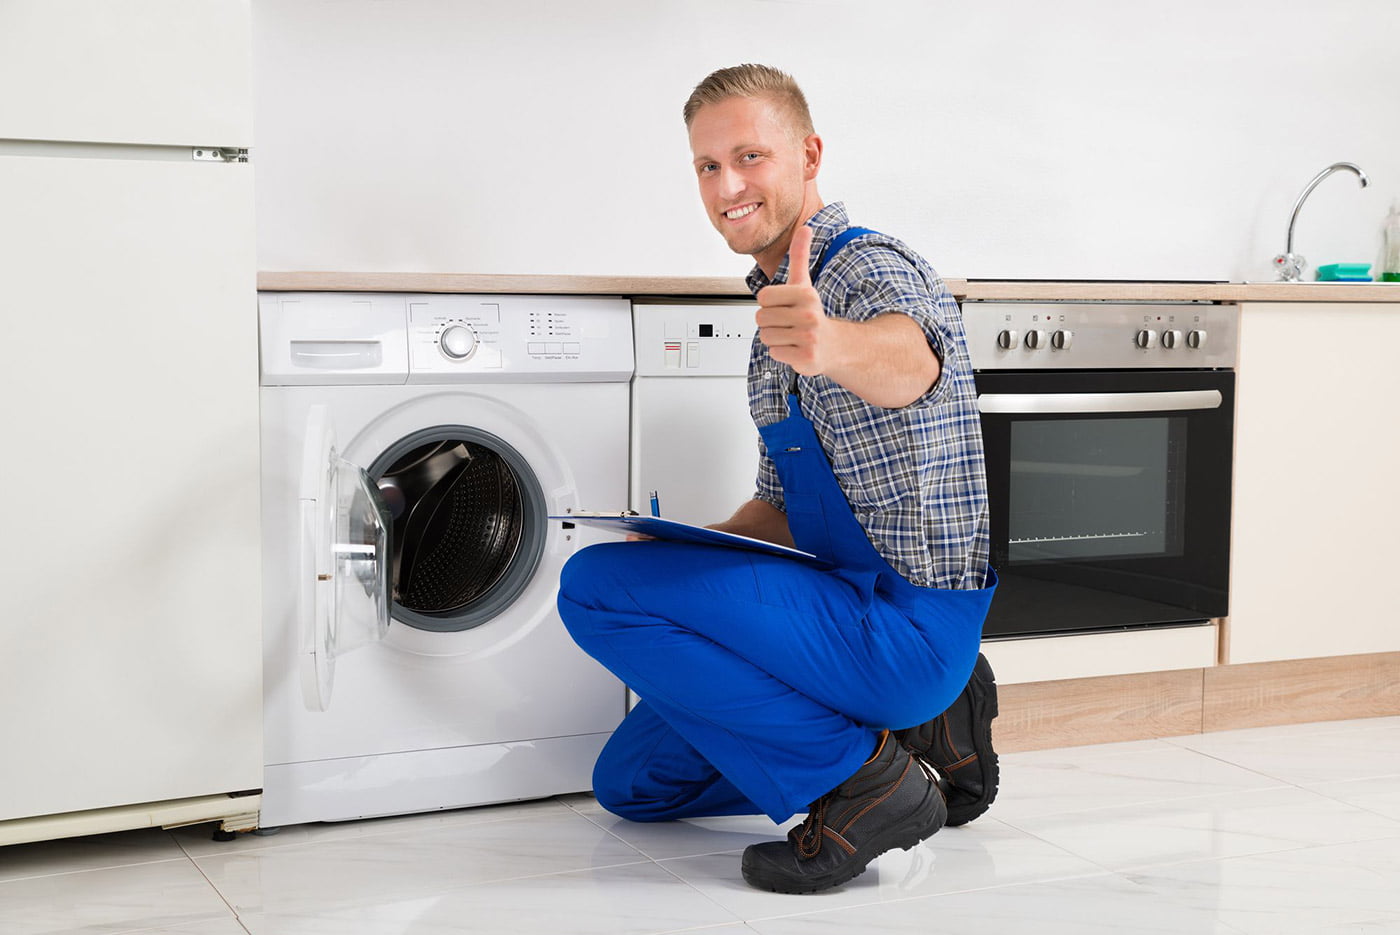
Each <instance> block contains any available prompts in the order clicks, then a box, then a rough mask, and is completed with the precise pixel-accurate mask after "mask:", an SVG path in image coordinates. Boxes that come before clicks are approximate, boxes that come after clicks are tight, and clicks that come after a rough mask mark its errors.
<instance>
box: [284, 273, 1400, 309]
mask: <svg viewBox="0 0 1400 935" xmlns="http://www.w3.org/2000/svg"><path fill="white" fill-rule="evenodd" d="M944 282H945V283H946V284H947V285H948V288H949V290H950V291H951V292H952V293H953V295H955V296H956V297H958V298H959V299H974V300H980V301H994V300H1009V301H1076V300H1078V301H1085V302H1113V301H1122V302H1143V301H1147V302H1397V303H1400V284H1396V283H1197V282H1030V281H1024V282H1021V281H997V280H979V279H973V280H968V279H947V280H944ZM258 289H259V290H261V291H264V292H460V293H477V294H502V295H509V294H515V295H625V296H648V295H650V296H706V297H716V298H748V291H747V290H746V289H745V286H744V281H743V280H742V279H740V278H739V277H725V276H540V275H533V274H500V275H496V274H488V273H383V272H380V273H372V272H359V273H357V272H334V271H314V270H309V271H291V272H272V271H264V272H260V273H258Z"/></svg>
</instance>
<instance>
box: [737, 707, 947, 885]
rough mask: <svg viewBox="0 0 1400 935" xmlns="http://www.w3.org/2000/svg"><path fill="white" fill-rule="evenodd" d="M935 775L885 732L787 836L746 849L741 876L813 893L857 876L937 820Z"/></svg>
mask: <svg viewBox="0 0 1400 935" xmlns="http://www.w3.org/2000/svg"><path fill="white" fill-rule="evenodd" d="M946 815H947V808H946V807H945V806H944V804H943V794H942V793H941V792H940V791H939V790H938V786H937V784H936V783H934V781H933V779H932V778H931V777H930V776H929V775H928V774H927V773H926V772H925V771H924V770H923V768H922V767H921V766H920V765H919V763H918V762H917V761H916V760H915V759H914V758H913V757H911V756H910V755H909V751H907V750H905V749H904V748H903V747H901V746H900V745H899V744H898V743H896V742H895V740H894V738H893V737H892V736H891V735H890V732H889V731H884V732H882V733H881V734H880V741H879V746H878V748H877V749H876V751H875V755H874V756H872V757H871V758H870V759H869V760H867V761H866V763H865V765H864V766H862V767H861V768H860V769H858V770H856V773H855V775H854V776H852V777H851V778H850V779H847V780H846V781H845V782H843V783H841V785H839V786H837V787H836V788H835V789H832V790H831V791H830V792H828V793H827V794H826V795H824V796H822V797H821V798H820V799H817V801H815V802H813V803H812V806H811V810H810V811H809V813H808V815H807V820H806V821H804V822H803V823H802V824H800V825H798V826H797V827H795V828H793V829H792V830H791V831H789V832H788V836H787V840H786V841H765V842H764V843H762V844H752V845H750V846H749V847H747V848H745V849H744V861H743V870H744V879H745V880H747V881H748V882H749V885H751V886H756V887H758V888H759V889H762V890H773V891H774V892H776V893H815V892H817V891H818V890H824V889H827V888H829V887H832V886H839V885H840V884H842V883H845V882H846V881H847V880H849V879H851V878H852V877H855V876H857V875H858V874H859V873H861V871H863V870H864V869H865V867H866V864H868V863H870V862H871V861H872V860H874V859H875V858H876V857H879V856H880V855H881V854H883V853H884V852H885V851H888V850H891V849H893V848H896V847H898V848H902V849H903V850H906V851H907V850H908V849H909V848H911V847H913V846H914V845H915V844H918V843H919V842H920V841H922V840H923V839H924V838H927V837H929V836H930V835H932V834H933V833H934V832H936V831H937V830H938V829H939V828H942V827H943V819H944V817H945V816H946Z"/></svg>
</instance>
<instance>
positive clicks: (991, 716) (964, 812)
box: [947, 670, 1001, 828]
mask: <svg viewBox="0 0 1400 935" xmlns="http://www.w3.org/2000/svg"><path fill="white" fill-rule="evenodd" d="M972 684H973V685H974V686H975V687H976V689H977V690H976V691H974V692H973V698H972V708H973V717H974V719H975V721H976V723H977V725H978V729H977V736H976V737H974V738H973V741H972V750H973V752H974V753H976V754H977V769H978V771H979V772H980V773H981V775H982V789H983V792H982V795H980V796H978V797H977V798H976V799H974V800H972V801H971V802H968V803H958V804H957V805H956V806H954V805H950V806H949V808H948V821H947V827H949V828H956V827H958V826H959V825H965V824H967V823H968V822H969V821H972V820H973V819H974V818H979V817H981V816H982V815H984V814H985V813H986V811H987V809H989V808H991V807H992V802H994V801H996V797H997V786H998V785H999V784H1000V782H1001V765H1000V764H999V763H998V762H997V754H996V751H995V750H993V749H992V721H993V720H995V719H996V716H997V715H998V714H999V713H1001V712H1000V705H999V704H998V703H997V695H996V684H997V680H996V675H995V674H993V676H992V678H990V679H987V680H982V679H979V678H977V675H976V670H974V672H973V677H972ZM988 686H990V687H988Z"/></svg>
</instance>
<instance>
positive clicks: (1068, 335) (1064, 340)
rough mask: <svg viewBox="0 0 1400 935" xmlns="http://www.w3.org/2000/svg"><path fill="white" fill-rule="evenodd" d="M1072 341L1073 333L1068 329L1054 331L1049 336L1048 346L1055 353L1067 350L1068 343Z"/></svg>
mask: <svg viewBox="0 0 1400 935" xmlns="http://www.w3.org/2000/svg"><path fill="white" fill-rule="evenodd" d="M1073 340H1074V332H1073V331H1070V330H1069V329H1068V328H1066V329H1064V330H1061V331H1056V332H1055V333H1054V334H1052V335H1050V346H1051V347H1053V348H1054V349H1055V350H1057V351H1067V350H1069V346H1070V343H1071V342H1072V341H1073Z"/></svg>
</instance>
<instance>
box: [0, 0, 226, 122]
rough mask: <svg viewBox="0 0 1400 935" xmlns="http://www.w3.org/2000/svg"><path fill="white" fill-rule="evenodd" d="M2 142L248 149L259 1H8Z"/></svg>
mask: <svg viewBox="0 0 1400 935" xmlns="http://www.w3.org/2000/svg"><path fill="white" fill-rule="evenodd" d="M0 87H3V88H4V89H5V93H4V94H0V139H29V140H78V141H85V142H101V143H164V144H175V145H187V146H196V145H197V146H243V147H246V146H248V145H249V144H250V142H251V137H252V123H253V122H252V78H251V26H250V17H249V5H248V0H142V2H141V3H113V2H111V0H5V2H4V3H0Z"/></svg>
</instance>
